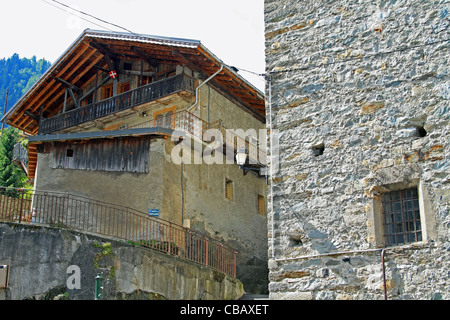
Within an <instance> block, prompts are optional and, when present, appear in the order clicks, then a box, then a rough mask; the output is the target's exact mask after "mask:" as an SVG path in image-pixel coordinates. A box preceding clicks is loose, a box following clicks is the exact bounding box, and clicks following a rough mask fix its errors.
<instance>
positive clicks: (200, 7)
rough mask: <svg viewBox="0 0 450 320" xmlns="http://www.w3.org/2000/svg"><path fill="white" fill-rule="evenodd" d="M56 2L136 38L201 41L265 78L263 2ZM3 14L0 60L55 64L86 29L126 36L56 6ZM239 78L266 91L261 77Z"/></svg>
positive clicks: (37, 0) (40, 3)
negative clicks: (16, 57)
mask: <svg viewBox="0 0 450 320" xmlns="http://www.w3.org/2000/svg"><path fill="white" fill-rule="evenodd" d="M58 2H61V3H63V4H66V5H68V6H70V7H73V8H76V9H78V10H80V11H83V12H85V13H88V14H90V15H93V16H96V17H98V18H100V19H102V20H106V21H108V22H111V23H113V24H116V25H119V26H121V27H124V28H126V29H128V30H130V31H132V32H134V33H141V34H148V35H157V36H167V37H176V38H187V39H194V40H200V41H201V42H202V44H203V45H204V46H206V47H207V48H208V49H209V50H210V51H211V52H213V53H214V54H215V55H216V56H217V57H218V58H219V59H221V60H222V61H223V62H224V63H226V64H228V65H231V66H235V67H237V68H241V69H245V70H249V71H252V72H256V73H264V67H265V62H264V61H265V60H264V59H265V58H264V0H158V1H156V0H58ZM63 10H65V11H63ZM69 12H70V13H69ZM71 13H73V14H76V15H78V16H79V17H77V16H74V15H73V14H71ZM0 14H1V17H0V30H1V31H0V32H1V33H0V35H1V41H0V58H8V57H10V56H11V55H12V54H14V53H18V54H19V56H20V57H26V58H31V57H32V56H33V55H34V56H36V58H37V59H40V58H45V59H47V60H49V61H50V62H52V63H53V62H55V60H56V59H57V58H58V57H59V56H60V55H61V54H62V53H63V52H64V51H65V50H66V49H67V48H68V47H69V46H70V45H71V44H72V42H74V41H75V40H76V39H77V38H78V36H79V35H80V34H81V33H82V32H83V30H85V29H87V28H90V29H96V30H114V31H124V30H123V29H120V28H117V27H114V26H111V25H108V24H105V23H102V22H100V21H98V20H95V19H94V18H91V17H88V16H85V15H82V14H80V13H76V12H74V11H72V10H70V9H69V8H67V7H64V6H62V5H60V4H58V3H56V2H55V1H53V0H12V1H4V2H2V6H1V13H0ZM83 19H87V20H89V21H92V23H91V22H88V21H86V20H83ZM96 24H97V25H96ZM240 74H241V75H242V76H244V77H245V78H246V79H247V80H249V81H250V82H251V83H253V85H255V86H256V87H257V88H259V89H260V90H262V91H263V90H264V81H263V79H262V78H261V77H258V76H253V75H251V74H250V73H247V72H240Z"/></svg>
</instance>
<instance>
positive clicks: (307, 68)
mask: <svg viewBox="0 0 450 320" xmlns="http://www.w3.org/2000/svg"><path fill="white" fill-rule="evenodd" d="M448 41H450V39H444V40H439V41H433V42H429V43H424V44H419V45H414V46H409V47H404V48H398V49H394V50H390V51H385V52H377V53H374V54H369V55H366V56H364V57H359V56H357V57H354V58H349V59H342V60H338V61H332V62H328V63H321V64H313V65H308V66H304V67H297V68H290V69H284V70H276V71H270V72H268V74H269V75H272V74H280V73H288V72H294V71H305V70H309V69H313V68H320V67H326V66H330V65H335V64H341V63H347V62H352V61H357V60H363V59H370V58H377V57H379V56H383V55H388V54H393V53H396V52H403V51H406V50H412V49H417V48H423V47H427V46H430V45H436V44H440V43H443V42H448Z"/></svg>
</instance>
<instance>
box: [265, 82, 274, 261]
mask: <svg viewBox="0 0 450 320" xmlns="http://www.w3.org/2000/svg"><path fill="white" fill-rule="evenodd" d="M269 135H270V136H269V139H270V142H269V144H270V146H269V148H270V152H269V153H270V167H269V170H270V172H269V173H268V174H269V179H270V206H271V209H270V211H271V212H272V221H271V232H272V259H275V226H274V225H275V212H274V211H273V155H272V152H273V145H272V144H273V127H272V79H271V78H270V76H269ZM266 162H267V159H266ZM266 165H267V163H266ZM266 174H267V173H266Z"/></svg>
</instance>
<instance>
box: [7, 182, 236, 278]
mask: <svg viewBox="0 0 450 320" xmlns="http://www.w3.org/2000/svg"><path fill="white" fill-rule="evenodd" d="M0 221H4V222H15V223H21V224H32V225H43V226H50V227H57V228H67V229H70V230H76V231H80V232H85V233H90V234H95V235H99V236H107V237H111V238H115V239H118V240H125V241H127V242H128V243H131V244H134V245H138V246H142V247H147V248H150V249H154V250H158V251H161V252H164V253H167V254H169V255H176V256H178V257H181V258H184V259H187V260H190V261H193V262H196V263H199V264H201V265H205V266H208V267H211V268H215V269H218V270H220V271H222V272H224V273H226V274H228V275H230V276H232V277H236V253H237V251H236V250H234V249H233V248H231V247H229V246H227V245H225V244H223V243H221V242H219V241H217V240H214V239H212V238H210V237H208V236H206V235H204V234H201V233H199V232H196V231H192V230H190V229H187V228H184V227H182V226H179V225H177V224H174V223H171V222H169V221H166V220H163V219H159V218H156V217H152V216H150V215H148V214H146V213H143V212H139V211H137V210H135V209H132V208H128V207H124V206H120V205H115V204H111V203H106V202H102V201H97V200H93V199H89V198H85V197H81V196H76V195H72V194H68V193H62V192H54V191H52V192H49V191H37V190H24V189H14V188H5V187H0Z"/></svg>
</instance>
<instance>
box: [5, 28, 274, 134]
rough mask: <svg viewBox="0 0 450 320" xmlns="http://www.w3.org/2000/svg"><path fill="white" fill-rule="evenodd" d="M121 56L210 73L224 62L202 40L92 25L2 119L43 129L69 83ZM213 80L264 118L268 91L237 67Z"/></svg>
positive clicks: (83, 80)
mask: <svg viewBox="0 0 450 320" xmlns="http://www.w3.org/2000/svg"><path fill="white" fill-rule="evenodd" d="M117 59H122V60H127V59H128V60H145V61H147V62H148V63H149V64H150V65H155V66H156V65H158V64H166V65H185V66H187V67H189V68H191V69H192V70H194V71H197V72H202V73H203V74H205V75H206V76H211V75H212V74H214V73H215V72H217V71H218V70H219V69H220V67H221V65H222V64H223V63H222V62H221V61H220V60H219V59H218V58H217V57H215V56H214V55H213V54H212V53H211V52H210V51H208V49H206V48H205V47H204V46H203V45H202V44H201V43H200V42H199V41H196V40H187V39H177V38H165V37H155V36H147V35H135V34H130V33H119V32H105V31H95V30H89V29H88V30H85V31H84V32H83V33H82V34H81V36H80V37H79V38H78V39H77V40H76V41H75V42H74V43H73V44H72V45H71V46H70V47H69V48H68V49H67V50H66V52H64V54H63V55H62V56H61V57H60V58H59V59H58V60H57V61H56V62H55V63H54V64H53V65H52V66H51V67H50V68H49V70H47V72H46V73H45V74H44V75H43V76H42V77H41V78H40V79H39V80H38V81H37V82H36V84H35V85H34V86H33V87H32V88H31V89H30V90H29V91H28V92H27V93H26V94H25V95H24V96H23V97H22V98H21V99H20V100H19V101H18V102H17V103H16V105H15V106H13V107H12V108H11V109H10V110H9V111H8V112H7V113H6V114H5V116H4V117H3V119H2V121H3V122H5V123H7V124H8V125H11V126H13V127H16V128H18V129H20V130H23V131H24V132H26V133H28V134H31V135H35V134H37V132H38V126H39V118H40V117H41V116H43V117H46V118H49V117H52V116H53V115H55V114H56V113H58V112H59V111H60V110H61V109H62V108H63V104H64V96H65V92H66V86H67V85H70V86H72V89H74V90H79V89H84V88H85V87H86V86H87V85H88V84H89V83H92V81H94V80H95V78H96V76H97V73H98V70H102V71H103V72H104V71H105V70H111V68H113V67H114V61H116V60H117ZM105 75H106V74H103V77H104V76H105ZM212 82H213V83H214V84H215V85H216V86H218V87H219V88H221V89H223V90H225V91H226V92H227V93H228V96H229V97H232V98H234V99H236V100H238V101H239V102H240V103H241V105H243V106H244V108H247V109H248V111H249V112H250V113H252V114H253V115H254V116H256V117H257V118H259V119H260V120H261V121H264V119H265V102H264V96H263V94H262V93H261V92H260V91H259V90H258V89H256V88H255V87H254V86H253V85H251V84H250V83H249V82H247V81H246V80H245V79H243V78H242V77H241V76H240V75H238V74H237V73H236V72H235V71H234V70H233V69H232V68H230V67H228V66H226V65H225V66H224V68H223V70H222V72H220V73H219V74H218V75H216V76H215V77H214V79H213V80H212Z"/></svg>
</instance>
